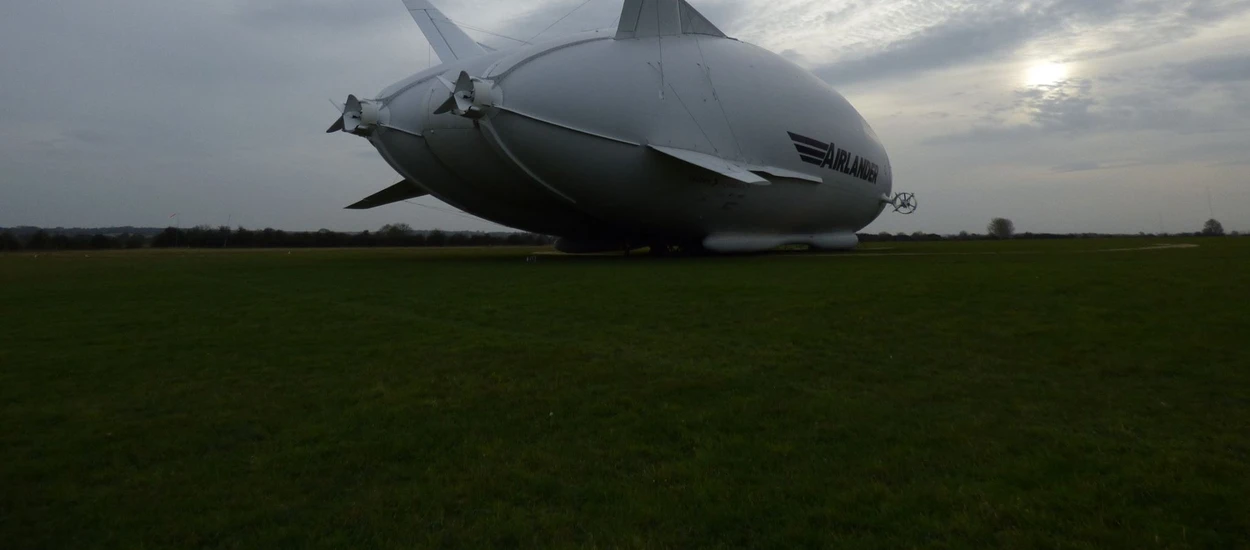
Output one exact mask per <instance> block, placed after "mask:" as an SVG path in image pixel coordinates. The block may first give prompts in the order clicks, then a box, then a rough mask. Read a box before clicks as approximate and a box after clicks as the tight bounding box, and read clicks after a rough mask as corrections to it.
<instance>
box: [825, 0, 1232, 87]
mask: <svg viewBox="0 0 1250 550" xmlns="http://www.w3.org/2000/svg"><path fill="white" fill-rule="evenodd" d="M948 7H950V8H951V10H950V12H949V13H948V14H947V15H948V16H947V17H945V18H943V19H938V20H935V21H934V22H933V23H932V24H930V25H926V26H922V27H920V28H916V29H915V30H914V31H913V32H909V33H906V34H902V35H899V36H895V37H893V38H888V39H887V40H888V41H886V42H884V43H880V45H878V46H877V47H876V48H874V49H872V50H870V51H867V52H865V53H863V54H861V55H852V56H849V57H844V58H843V59H839V60H836V61H834V62H832V63H829V64H826V65H823V66H820V67H817V68H816V69H815V72H816V74H817V75H819V76H821V77H822V78H824V79H825V80H827V81H829V82H830V83H832V84H834V85H839V84H848V83H853V82H861V81H866V80H873V79H879V78H888V77H895V76H902V75H908V74H914V73H916V72H918V71H931V70H939V69H942V68H946V67H951V66H955V65H959V64H964V63H969V62H977V61H993V60H1002V59H1005V58H1008V57H1010V56H1012V55H1014V54H1016V53H1018V52H1019V51H1020V50H1021V49H1023V48H1024V47H1025V46H1028V45H1032V46H1037V48H1036V49H1038V50H1041V51H1044V52H1049V53H1048V54H1047V55H1048V56H1050V57H1054V56H1055V55H1056V53H1057V54H1058V56H1059V57H1061V58H1062V59H1064V60H1081V59H1095V58H1099V57H1105V56H1107V55H1112V54H1119V53H1125V52H1129V51H1135V50H1139V49H1143V48H1147V47H1156V46H1159V45H1161V44H1166V43H1169V42H1174V41H1176V40H1180V39H1182V38H1185V37H1189V36H1192V35H1193V34H1194V33H1195V32H1197V30H1198V29H1200V28H1202V27H1204V26H1209V25H1211V24H1213V23H1216V22H1219V21H1222V20H1225V19H1227V18H1230V17H1233V16H1235V15H1237V14H1240V13H1243V12H1245V11H1246V10H1248V9H1250V5H1247V3H1245V2H1228V1H1216V0H1182V1H1180V2H1177V1H1175V0H1109V1H1100V2H1089V1H1084V0H1052V1H1042V2H1027V3H1022V2H1016V1H1009V2H1002V1H987V2H952V3H948ZM882 15H886V14H884V13H877V14H873V16H874V17H878V16H882Z"/></svg>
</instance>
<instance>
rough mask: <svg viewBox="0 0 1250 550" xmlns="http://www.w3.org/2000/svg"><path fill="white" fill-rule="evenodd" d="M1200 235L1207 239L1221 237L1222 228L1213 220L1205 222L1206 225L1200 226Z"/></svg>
mask: <svg viewBox="0 0 1250 550" xmlns="http://www.w3.org/2000/svg"><path fill="white" fill-rule="evenodd" d="M1202 234H1203V235H1205V236H1207V237H1223V236H1224V226H1223V225H1222V224H1220V222H1219V221H1217V220H1215V219H1210V220H1207V223H1204V224H1202Z"/></svg>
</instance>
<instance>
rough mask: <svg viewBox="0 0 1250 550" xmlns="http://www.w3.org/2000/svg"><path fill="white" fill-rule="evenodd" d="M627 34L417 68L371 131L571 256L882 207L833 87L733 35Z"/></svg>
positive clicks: (843, 236) (433, 188)
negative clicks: (457, 87)
mask: <svg viewBox="0 0 1250 550" xmlns="http://www.w3.org/2000/svg"><path fill="white" fill-rule="evenodd" d="M627 9H628V7H627ZM619 35H620V33H617V35H616V36H614V35H613V34H612V33H606V32H604V33H585V34H581V35H576V36H571V37H566V38H564V39H561V40H557V41H554V42H551V43H546V44H542V45H537V46H530V47H525V48H522V49H518V50H513V51H509V52H492V53H487V54H485V55H481V56H477V57H473V58H470V59H466V60H461V61H453V62H451V63H447V64H445V65H441V66H439V67H436V68H434V69H431V70H429V71H426V72H424V73H420V74H417V75H414V76H413V77H411V78H409V79H406V80H405V81H403V82H400V83H398V84H396V85H394V86H392V87H390V88H388V89H387V90H385V91H383V92H382V94H381V95H380V96H379V98H378V99H377V100H376V102H377V104H378V105H380V106H381V107H380V112H379V114H378V117H379V118H380V123H379V124H378V127H377V128H376V130H375V131H372V132H371V133H370V134H369V139H370V141H371V142H372V143H373V144H374V145H375V146H376V147H377V149H378V151H379V152H380V153H381V154H382V156H383V157H384V158H385V159H386V160H387V161H388V162H389V163H390V164H391V166H392V167H394V168H395V170H396V171H398V172H400V173H401V174H402V175H403V176H404V177H405V178H407V179H408V180H410V181H412V182H414V183H416V184H417V185H418V186H420V187H421V188H423V189H425V190H426V191H428V192H429V193H430V194H432V195H434V196H436V197H438V198H440V199H442V200H444V201H446V202H448V203H449V204H451V205H453V206H456V207H458V208H461V209H463V210H465V211H466V212H469V213H472V214H475V215H478V216H481V217H483V218H485V219H489V220H492V221H495V222H498V223H501V224H504V225H507V226H511V227H516V228H519V229H524V230H528V231H534V232H540V233H546V234H553V235H558V236H561V237H563V238H564V239H563V242H562V244H563V245H564V246H563V248H564V249H566V250H568V251H572V252H578V251H594V250H597V249H613V248H614V249H620V248H622V247H623V246H644V245H647V244H654V243H663V244H681V245H686V246H695V247H699V246H701V247H703V248H706V249H709V250H714V251H721V252H750V251H757V250H766V249H769V248H773V247H776V246H778V245H782V244H792V243H793V244H800V243H801V244H809V245H812V246H816V247H821V248H851V247H854V246H855V244H856V242H857V239H856V238H855V232H856V231H858V230H860V229H862V228H863V227H865V226H866V225H868V224H869V223H871V222H872V221H873V220H874V219H876V217H877V216H878V215H880V213H881V212H882V209H883V208H884V207H885V205H886V199H888V198H889V197H890V196H891V192H892V186H893V182H892V173H891V171H890V165H889V160H888V157H887V156H886V153H885V149H884V147H883V146H882V145H881V143H880V141H879V140H878V139H877V137H876V135H875V134H874V133H873V131H872V129H871V128H870V127H869V126H868V124H867V122H865V121H864V119H863V117H861V116H860V115H859V113H858V112H856V111H855V109H854V108H853V107H851V105H850V104H849V103H848V102H847V101H846V100H845V99H843V98H842V96H840V95H839V94H838V93H837V92H835V91H834V90H833V89H832V88H830V87H829V86H828V85H827V84H826V83H824V82H822V81H820V80H819V79H818V78H816V77H815V76H813V75H812V74H810V73H809V72H807V71H805V70H803V69H802V68H800V67H798V66H796V65H795V64H793V63H791V62H790V61H788V60H786V59H784V58H782V57H780V56H778V55H776V54H773V53H771V52H769V51H767V50H764V49H762V48H759V47H756V46H753V45H750V44H746V43H743V42H740V41H737V40H733V39H728V38H722V37H716V36H708V35H703V34H678V35H674V36H652V37H649V38H632V39H619ZM461 73H464V74H465V75H466V76H464V77H462V78H468V75H471V76H472V77H473V78H474V79H475V80H474V82H475V83H476V85H477V86H478V87H477V88H476V90H477V93H476V94H475V97H474V99H473V101H475V102H477V103H475V105H477V106H475V107H472V108H470V109H469V110H470V111H474V112H473V113H469V114H463V113H462V114H463V116H461V115H457V114H455V113H449V112H439V108H440V105H443V104H444V103H445V102H446V103H448V104H451V103H453V102H452V101H451V100H449V99H448V98H449V93H450V92H449V86H450V85H451V81H454V80H456V79H457V76H458V75H460V74H461ZM466 82H467V81H466ZM487 88H489V89H487ZM478 104H480V105H478ZM458 112H459V111H458Z"/></svg>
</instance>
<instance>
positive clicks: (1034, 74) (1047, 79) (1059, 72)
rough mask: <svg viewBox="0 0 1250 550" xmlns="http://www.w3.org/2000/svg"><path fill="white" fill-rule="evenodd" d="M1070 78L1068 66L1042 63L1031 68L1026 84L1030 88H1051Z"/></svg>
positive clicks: (1026, 77) (1026, 76)
mask: <svg viewBox="0 0 1250 550" xmlns="http://www.w3.org/2000/svg"><path fill="white" fill-rule="evenodd" d="M1065 78H1068V66H1067V65H1065V64H1063V63H1042V64H1040V65H1034V66H1032V67H1029V70H1028V72H1026V73H1025V77H1024V83H1025V84H1027V85H1029V86H1050V85H1053V84H1058V83H1059V82H1060V81H1062V80H1063V79H1065Z"/></svg>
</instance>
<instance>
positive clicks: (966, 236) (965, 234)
mask: <svg viewBox="0 0 1250 550" xmlns="http://www.w3.org/2000/svg"><path fill="white" fill-rule="evenodd" d="M970 238H972V236H971V235H969V234H968V232H967V231H960V232H959V240H961V241H966V240H968V239H970Z"/></svg>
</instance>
